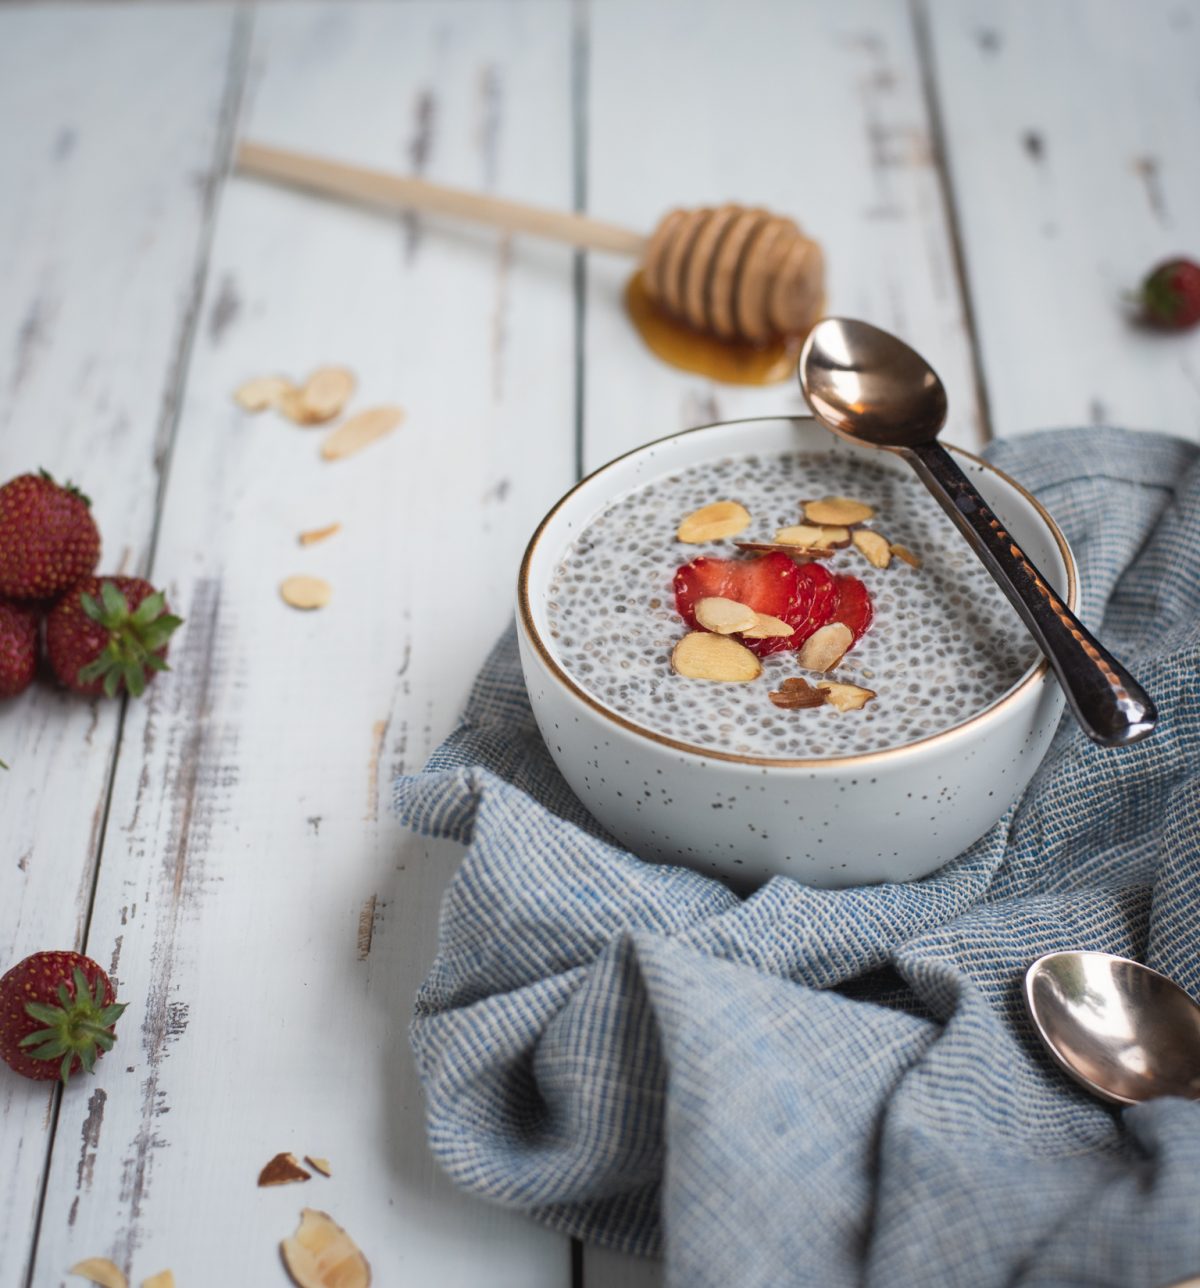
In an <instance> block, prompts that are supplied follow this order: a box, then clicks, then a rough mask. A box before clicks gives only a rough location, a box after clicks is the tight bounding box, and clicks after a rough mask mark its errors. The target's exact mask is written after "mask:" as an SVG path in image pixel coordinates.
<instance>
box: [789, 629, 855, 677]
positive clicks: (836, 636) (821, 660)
mask: <svg viewBox="0 0 1200 1288" xmlns="http://www.w3.org/2000/svg"><path fill="white" fill-rule="evenodd" d="M853 643H854V632H853V631H851V629H850V628H849V627H848V626H846V625H844V624H843V623H842V622H830V623H829V625H828V626H822V627H821V629H820V630H817V631H814V632H813V633H812V634H811V635H810V636H809V637H808V639H806V640H805V641H804V643H803V644H802V645H801V647H800V658H799V661H800V665H801V666H802V667H804V669H805V670H806V671H822V672H824V671H832V670H833V668H834V667H835V666H837V664H838V663H839V662H840V661H841V660H842V658H843V657H844V656H845V655H846V650H847V649H848V648H849V647H850V645H851V644H853Z"/></svg>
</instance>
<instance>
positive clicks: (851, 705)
mask: <svg viewBox="0 0 1200 1288" xmlns="http://www.w3.org/2000/svg"><path fill="white" fill-rule="evenodd" d="M817 688H818V689H821V690H822V691H823V692H824V694H825V699H826V701H827V702H828V703H829V705H830V706H831V707H836V708H837V709H838V710H839V711H861V710H862V709H863V707H865V706H866V705H867V703H868V702H870V701H871V699H872V698H876V697H878V696H879V695H878V694H877V693H876V692H875V690H874V689H863V688H860V687H859V686H858V685H857V684H833V683H831V682H829V681H825V682H823V683H821V684H818V685H817Z"/></svg>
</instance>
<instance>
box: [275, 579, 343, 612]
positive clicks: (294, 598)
mask: <svg viewBox="0 0 1200 1288" xmlns="http://www.w3.org/2000/svg"><path fill="white" fill-rule="evenodd" d="M279 593H280V595H282V596H283V602H284V603H285V604H289V605H290V606H291V607H292V608H303V609H310V608H324V607H325V605H326V604H328V603H329V601H330V599H332V598H333V587H332V586H331V585H330V584H329V583H328V582H327V581H322V579H321V578H320V577H285V578H284V580H283V581H281V582H280V583H279Z"/></svg>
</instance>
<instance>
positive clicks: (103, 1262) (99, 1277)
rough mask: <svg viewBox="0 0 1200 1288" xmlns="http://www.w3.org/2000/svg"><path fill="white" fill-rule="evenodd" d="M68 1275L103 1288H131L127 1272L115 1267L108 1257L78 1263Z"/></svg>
mask: <svg viewBox="0 0 1200 1288" xmlns="http://www.w3.org/2000/svg"><path fill="white" fill-rule="evenodd" d="M67 1274H69V1275H78V1276H79V1277H80V1278H81V1279H90V1280H91V1281H92V1283H94V1284H100V1285H101V1288H129V1280H128V1279H126V1278H125V1272H124V1271H123V1270H121V1269H120V1268H119V1267H117V1266H115V1265H113V1263H112V1262H111V1261H109V1259H108V1258H107V1257H88V1258H87V1260H86V1261H77V1262H76V1263H75V1264H74V1265H73V1266H72V1267H71V1268H70V1270H68V1271H67Z"/></svg>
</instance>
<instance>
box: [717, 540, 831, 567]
mask: <svg viewBox="0 0 1200 1288" xmlns="http://www.w3.org/2000/svg"><path fill="white" fill-rule="evenodd" d="M733 544H734V545H735V546H737V548H738V549H739V550H745V551H746V552H747V553H748V554H755V555H770V554H781V555H787V557H788V558H789V559H791V560H792V561H793V562H794V563H802V564H805V563H813V562H814V561H815V560H817V559H832V558H833V547H832V546H829V547H822V546H789V545H784V544H783V543H782V542H778V541H735V542H734V543H733Z"/></svg>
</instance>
